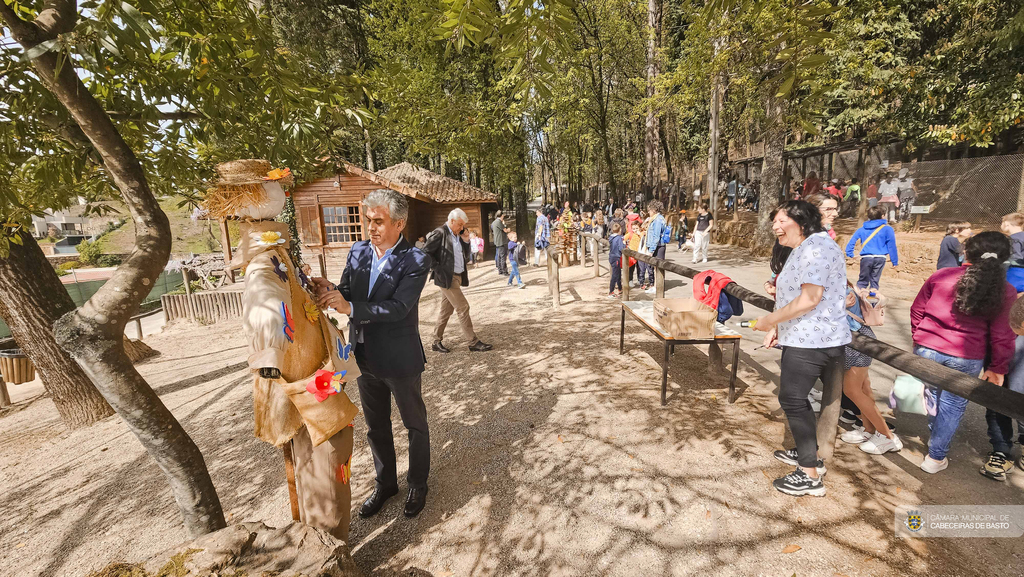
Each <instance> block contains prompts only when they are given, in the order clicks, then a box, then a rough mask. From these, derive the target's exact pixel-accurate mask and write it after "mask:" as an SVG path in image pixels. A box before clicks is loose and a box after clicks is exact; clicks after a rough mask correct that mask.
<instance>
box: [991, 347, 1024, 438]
mask: <svg viewBox="0 0 1024 577" xmlns="http://www.w3.org/2000/svg"><path fill="white" fill-rule="evenodd" d="M1005 381H1006V382H1005V383H1004V386H1005V387H1006V388H1008V389H1010V390H1011V391H1014V392H1016V393H1024V337H1022V336H1018V337H1017V342H1016V348H1015V350H1014V353H1013V364H1011V365H1010V372H1009V373H1007V374H1006V379H1005ZM985 420H986V421H987V422H988V440H989V441H990V442H991V443H992V450H993V451H998V452H1000V453H1003V454H1004V455H1009V454H1010V451H1011V450H1012V449H1013V419H1011V418H1010V417H1007V416H1006V415H1003V414H1001V413H997V412H995V411H993V410H992V409H985ZM1017 435H1018V437H1019V438H1020V440H1021V442H1022V443H1024V421H1017Z"/></svg>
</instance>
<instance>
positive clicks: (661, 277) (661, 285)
mask: <svg viewBox="0 0 1024 577" xmlns="http://www.w3.org/2000/svg"><path fill="white" fill-rule="evenodd" d="M654 298H658V299H663V298H665V269H663V268H661V267H660V266H659V267H654Z"/></svg>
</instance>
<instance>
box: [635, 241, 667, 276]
mask: <svg viewBox="0 0 1024 577" xmlns="http://www.w3.org/2000/svg"><path fill="white" fill-rule="evenodd" d="M651 256H653V257H654V258H660V259H664V258H665V245H663V244H659V245H658V246H657V247H655V249H654V250H653V251H651ZM644 271H645V272H646V273H647V275H646V276H645V275H644V273H643V272H641V273H640V284H645V282H644V279H645V278H649V279H650V282H647V283H646V284H648V285H650V286H654V267H653V266H651V265H647V266H646V267H644Z"/></svg>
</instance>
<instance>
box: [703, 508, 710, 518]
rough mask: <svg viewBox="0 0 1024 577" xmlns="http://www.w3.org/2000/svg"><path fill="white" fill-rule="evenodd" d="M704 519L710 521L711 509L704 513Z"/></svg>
mask: <svg viewBox="0 0 1024 577" xmlns="http://www.w3.org/2000/svg"><path fill="white" fill-rule="evenodd" d="M704 518H705V519H710V518H711V509H708V510H707V511H705V512H704Z"/></svg>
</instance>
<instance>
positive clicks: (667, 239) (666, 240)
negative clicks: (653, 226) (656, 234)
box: [661, 222, 672, 244]
mask: <svg viewBox="0 0 1024 577" xmlns="http://www.w3.org/2000/svg"><path fill="white" fill-rule="evenodd" d="M671 243H672V225H670V224H669V223H667V222H666V223H665V228H664V229H662V231H661V244H671Z"/></svg>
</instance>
